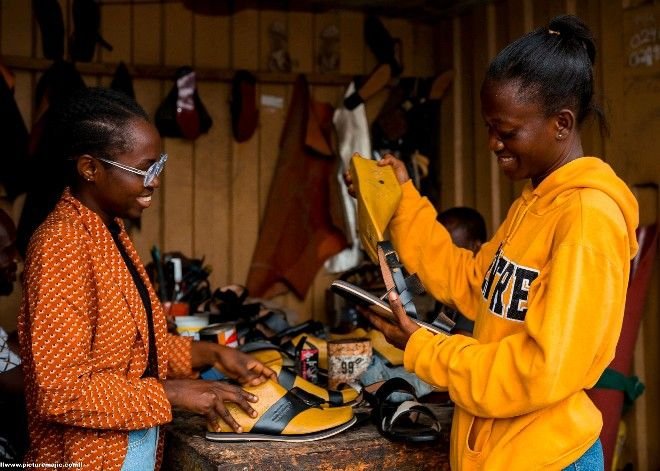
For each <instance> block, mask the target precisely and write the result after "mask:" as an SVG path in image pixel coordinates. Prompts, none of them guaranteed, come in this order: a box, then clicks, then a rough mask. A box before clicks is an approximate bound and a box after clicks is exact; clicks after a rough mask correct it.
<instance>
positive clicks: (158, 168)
mask: <svg viewBox="0 0 660 471" xmlns="http://www.w3.org/2000/svg"><path fill="white" fill-rule="evenodd" d="M96 159H97V160H100V161H101V162H105V163H107V164H110V165H114V166H115V167H119V168H120V169H122V170H126V171H127V172H131V173H135V174H137V175H142V176H144V186H145V188H146V187H148V186H151V184H152V183H153V182H154V180H155V179H156V177H157V176H158V175H160V172H162V171H163V167H165V162H167V154H160V158H159V159H158V160H157V161H156V162H154V163H153V164H151V166H150V167H149V168H148V169H147V170H146V171H145V170H140V169H137V168H133V167H129V166H128V165H124V164H120V163H119V162H115V161H114V160H108V159H102V158H101V157H96Z"/></svg>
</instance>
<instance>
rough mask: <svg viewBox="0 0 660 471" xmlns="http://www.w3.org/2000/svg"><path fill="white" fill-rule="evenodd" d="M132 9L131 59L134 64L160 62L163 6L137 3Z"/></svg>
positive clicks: (161, 54) (162, 40) (162, 41)
mask: <svg viewBox="0 0 660 471" xmlns="http://www.w3.org/2000/svg"><path fill="white" fill-rule="evenodd" d="M132 9H133V20H132V25H133V51H132V52H133V61H134V62H135V63H136V64H159V63H162V56H163V52H164V51H163V49H162V47H161V44H163V43H164V39H163V37H162V34H163V31H162V29H163V28H162V24H163V20H162V18H163V14H164V12H163V7H162V6H161V5H156V4H148V3H137V4H135V5H133V6H132Z"/></svg>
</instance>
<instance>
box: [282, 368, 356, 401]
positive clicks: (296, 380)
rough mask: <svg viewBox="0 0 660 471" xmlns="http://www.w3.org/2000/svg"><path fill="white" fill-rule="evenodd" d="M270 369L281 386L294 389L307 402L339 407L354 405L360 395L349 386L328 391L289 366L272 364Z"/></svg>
mask: <svg viewBox="0 0 660 471" xmlns="http://www.w3.org/2000/svg"><path fill="white" fill-rule="evenodd" d="M270 369H272V370H273V371H274V372H275V373H276V374H277V381H278V382H279V383H280V386H283V387H284V388H285V389H286V390H288V391H291V390H294V391H295V393H296V394H298V395H299V396H301V397H302V398H303V399H305V400H306V401H307V402H309V403H312V404H316V405H320V406H324V407H340V406H354V405H356V404H358V402H359V400H358V397H359V396H360V392H359V391H357V390H355V389H353V388H351V387H349V388H346V389H342V390H341V391H330V390H328V389H325V388H322V387H321V386H317V385H316V384H314V383H312V382H311V381H307V380H306V379H305V378H303V377H302V376H299V375H297V374H295V373H294V372H293V371H291V370H290V369H289V368H286V367H283V366H280V365H272V366H270Z"/></svg>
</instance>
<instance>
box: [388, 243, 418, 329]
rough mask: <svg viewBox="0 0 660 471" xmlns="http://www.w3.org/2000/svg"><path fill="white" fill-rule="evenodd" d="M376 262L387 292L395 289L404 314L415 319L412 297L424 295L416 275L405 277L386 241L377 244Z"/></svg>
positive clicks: (393, 251)
mask: <svg viewBox="0 0 660 471" xmlns="http://www.w3.org/2000/svg"><path fill="white" fill-rule="evenodd" d="M378 262H379V264H380V270H381V272H382V275H383V280H384V281H385V288H386V289H387V292H390V291H391V290H392V289H395V290H396V292H397V294H398V295H399V300H400V301H401V304H402V305H403V308H404V309H405V311H406V314H408V315H409V316H411V317H413V318H417V309H416V308H415V303H414V297H415V296H416V295H420V294H423V293H424V287H423V286H422V283H421V281H420V280H419V278H418V277H417V275H415V274H413V275H410V276H407V273H406V271H405V268H404V266H403V264H402V263H401V262H400V261H399V256H398V255H397V253H396V251H395V250H394V247H393V246H392V243H391V242H390V241H388V240H383V241H380V242H378Z"/></svg>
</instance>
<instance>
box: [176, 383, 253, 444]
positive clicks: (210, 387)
mask: <svg viewBox="0 0 660 471" xmlns="http://www.w3.org/2000/svg"><path fill="white" fill-rule="evenodd" d="M163 387H164V388H165V394H166V395H167V400H168V401H170V404H172V406H173V407H179V408H181V409H185V410H187V411H190V412H194V413H196V414H200V415H204V416H206V417H207V418H208V420H209V421H212V420H215V419H216V418H218V417H220V418H221V419H222V420H224V421H225V422H226V423H227V424H228V425H229V426H230V427H231V428H232V429H233V430H234V431H235V432H237V433H241V432H242V431H243V429H242V428H241V426H240V425H239V424H238V422H236V419H234V417H233V416H232V415H231V413H230V412H229V410H228V409H227V406H226V405H225V402H234V403H236V404H238V406H239V407H240V408H241V409H243V410H244V411H245V413H246V414H247V415H249V416H250V417H253V418H254V417H256V416H257V411H255V410H254V409H253V408H252V406H251V405H250V402H257V401H258V400H259V398H258V397H257V396H255V395H254V394H250V393H249V392H247V391H244V390H243V389H241V388H239V387H238V386H234V385H231V384H228V383H226V382H223V381H203V380H199V379H170V380H166V381H163Z"/></svg>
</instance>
